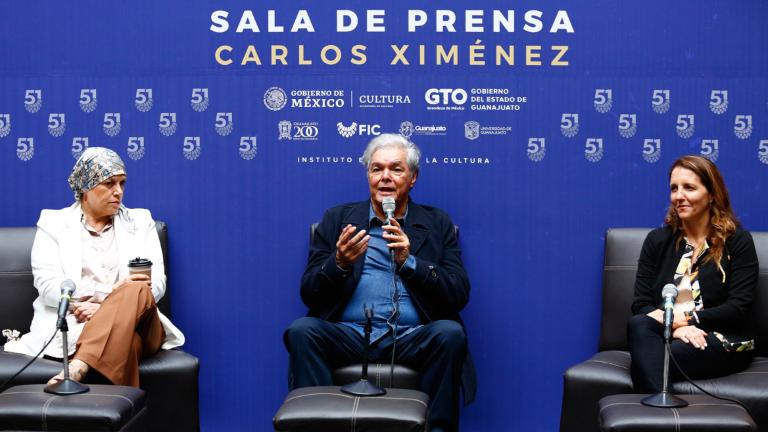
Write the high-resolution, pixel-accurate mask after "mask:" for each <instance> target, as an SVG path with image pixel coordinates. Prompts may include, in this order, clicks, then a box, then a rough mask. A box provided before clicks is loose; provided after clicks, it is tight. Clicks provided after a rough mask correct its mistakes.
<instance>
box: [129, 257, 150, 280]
mask: <svg viewBox="0 0 768 432" xmlns="http://www.w3.org/2000/svg"><path fill="white" fill-rule="evenodd" d="M128 274H131V275H135V274H143V275H147V277H148V278H150V279H152V261H150V260H148V259H146V258H139V257H136V258H134V259H132V260H130V261H128Z"/></svg>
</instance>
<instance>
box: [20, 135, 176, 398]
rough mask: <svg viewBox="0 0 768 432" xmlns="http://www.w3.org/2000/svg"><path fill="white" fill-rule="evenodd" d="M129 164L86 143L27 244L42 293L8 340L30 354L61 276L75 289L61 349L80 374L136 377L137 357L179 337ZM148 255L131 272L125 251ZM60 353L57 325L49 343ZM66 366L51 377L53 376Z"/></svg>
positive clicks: (40, 342)
mask: <svg viewBox="0 0 768 432" xmlns="http://www.w3.org/2000/svg"><path fill="white" fill-rule="evenodd" d="M125 181H126V172H125V164H124V163H123V161H122V160H121V159H120V156H118V155H117V153H115V152H114V151H112V150H110V149H107V148H103V147H91V148H89V149H87V150H85V151H84V152H83V154H82V155H81V156H80V158H79V159H78V160H77V162H76V163H75V166H74V168H72V173H71V175H70V176H69V186H70V188H71V189H72V191H73V192H74V194H75V202H74V203H73V204H72V205H71V206H69V207H67V208H64V209H61V210H43V211H42V212H41V214H40V219H39V220H38V222H37V234H36V235H35V241H34V244H33V246H32V273H33V276H34V285H35V288H37V290H38V292H39V296H38V297H37V299H35V301H34V303H33V308H34V317H33V318H32V324H31V326H30V332H29V333H27V334H25V335H24V336H22V337H21V339H19V340H18V341H12V342H8V343H7V344H6V345H5V350H6V351H8V352H18V353H23V354H27V355H32V356H34V355H36V354H37V353H38V352H39V351H40V350H41V349H42V347H43V346H44V345H45V343H46V342H47V341H48V339H50V337H51V334H52V333H53V331H54V330H55V328H56V319H57V307H58V304H59V299H60V295H61V294H60V287H61V284H62V282H64V281H65V280H67V279H70V280H72V281H73V282H74V283H75V285H76V290H75V292H74V294H73V295H72V299H73V302H72V303H71V311H72V314H69V315H68V316H67V324H68V327H69V333H68V336H69V337H68V339H69V340H68V345H69V346H68V347H67V352H68V353H69V357H70V358H71V359H72V360H71V362H70V363H69V372H70V377H71V378H72V379H74V380H76V381H80V380H82V379H83V378H85V376H86V374H87V373H88V372H89V371H90V370H96V371H97V372H98V373H100V374H101V375H103V376H104V377H106V378H107V379H108V380H109V381H111V382H112V383H114V384H120V385H130V386H134V387H137V386H138V385H139V367H138V364H139V361H140V360H141V358H143V357H146V356H149V355H152V354H154V353H156V352H158V351H159V350H160V349H161V348H162V349H170V348H173V347H177V346H180V345H182V344H183V343H184V336H183V335H182V334H181V332H180V331H179V330H178V329H177V328H176V327H174V326H173V324H171V322H170V321H169V320H168V319H167V318H166V317H165V316H163V315H162V314H161V313H160V312H159V311H158V310H157V307H156V304H155V302H156V301H158V300H160V298H161V297H162V296H163V294H164V293H165V268H164V264H163V254H162V250H161V248H160V240H159V238H158V236H157V231H156V229H155V221H154V220H153V219H152V216H151V214H150V212H149V211H148V210H145V209H129V208H126V207H125V206H124V205H123V203H122V201H123V194H124V190H125ZM135 257H142V258H147V259H149V260H150V261H151V262H152V271H151V273H152V277H151V279H150V277H148V276H146V275H143V274H133V275H130V274H129V272H128V261H129V260H130V259H132V258H135ZM43 354H44V355H45V356H47V357H53V358H61V356H62V354H63V341H62V338H61V335H57V336H56V338H55V339H54V340H53V342H52V343H51V344H50V345H49V346H48V347H47V348H46V349H45V351H44V352H43ZM62 378H63V371H62V373H60V374H59V375H57V376H55V377H53V378H51V380H50V381H49V383H55V382H57V381H59V380H61V379H62Z"/></svg>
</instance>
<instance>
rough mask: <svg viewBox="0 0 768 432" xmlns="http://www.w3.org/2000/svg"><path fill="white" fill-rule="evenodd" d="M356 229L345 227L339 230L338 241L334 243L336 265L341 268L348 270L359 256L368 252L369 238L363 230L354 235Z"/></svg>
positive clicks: (349, 226)
mask: <svg viewBox="0 0 768 432" xmlns="http://www.w3.org/2000/svg"><path fill="white" fill-rule="evenodd" d="M355 231H357V228H356V227H354V226H352V225H347V226H345V227H344V229H343V230H341V235H340V236H339V240H338V241H337V242H336V265H338V266H339V267H341V268H344V269H346V268H349V267H350V266H351V265H352V263H354V262H355V260H356V259H358V258H359V257H360V256H361V255H363V254H365V251H366V250H368V240H369V239H370V238H371V236H369V235H367V234H366V232H365V230H361V231H360V232H359V233H357V234H355Z"/></svg>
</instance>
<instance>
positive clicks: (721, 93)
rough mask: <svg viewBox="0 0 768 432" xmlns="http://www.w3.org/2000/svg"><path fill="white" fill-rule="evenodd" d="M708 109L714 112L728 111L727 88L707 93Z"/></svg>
mask: <svg viewBox="0 0 768 432" xmlns="http://www.w3.org/2000/svg"><path fill="white" fill-rule="evenodd" d="M709 109H710V110H711V111H712V112H713V113H715V114H723V113H725V112H726V111H728V90H712V92H711V93H710V94H709Z"/></svg>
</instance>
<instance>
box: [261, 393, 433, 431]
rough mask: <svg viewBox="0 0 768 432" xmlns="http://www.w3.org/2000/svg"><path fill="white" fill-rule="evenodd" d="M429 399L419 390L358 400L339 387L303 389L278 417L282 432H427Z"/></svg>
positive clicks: (278, 428) (291, 395) (287, 401)
mask: <svg viewBox="0 0 768 432" xmlns="http://www.w3.org/2000/svg"><path fill="white" fill-rule="evenodd" d="M428 406H429V396H427V395H426V394H424V393H422V392H420V391H416V390H406V389H387V394H385V395H383V396H373V397H356V396H352V395H348V394H346V393H342V392H341V390H339V387H304V388H301V389H296V390H294V391H292V392H290V393H288V396H286V397H285V402H283V405H282V406H281V407H280V410H278V411H277V414H275V418H274V419H273V423H274V426H275V430H276V431H282V432H336V431H339V432H340V431H355V432H366V431H368V432H411V431H413V432H417V431H424V430H425V428H426V423H427V420H426V416H427V407H428Z"/></svg>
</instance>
